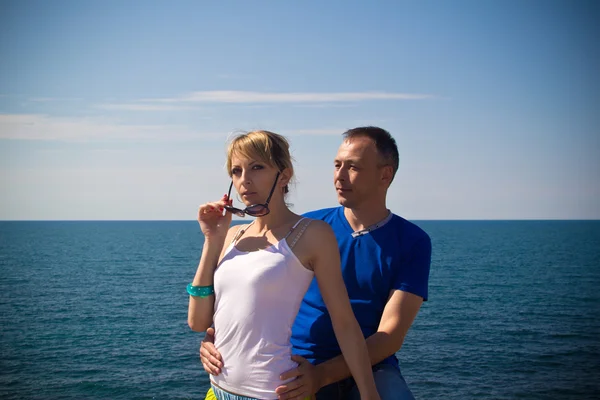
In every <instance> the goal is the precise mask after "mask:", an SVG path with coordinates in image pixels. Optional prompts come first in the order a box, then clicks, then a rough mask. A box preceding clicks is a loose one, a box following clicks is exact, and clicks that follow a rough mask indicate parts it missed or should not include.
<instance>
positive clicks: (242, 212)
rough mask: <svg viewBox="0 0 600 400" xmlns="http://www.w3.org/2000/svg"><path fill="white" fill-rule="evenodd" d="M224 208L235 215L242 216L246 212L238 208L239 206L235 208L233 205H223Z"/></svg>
mask: <svg viewBox="0 0 600 400" xmlns="http://www.w3.org/2000/svg"><path fill="white" fill-rule="evenodd" d="M225 209H226V210H227V211H229V212H230V213H232V214H235V215H237V216H238V217H243V216H245V215H246V214H245V213H244V211H242V210H240V209H239V208H235V207H231V206H225Z"/></svg>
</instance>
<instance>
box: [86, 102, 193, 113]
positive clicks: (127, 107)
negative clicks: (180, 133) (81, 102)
mask: <svg viewBox="0 0 600 400" xmlns="http://www.w3.org/2000/svg"><path fill="white" fill-rule="evenodd" d="M95 108H100V109H103V110H123V111H185V110H199V109H200V107H190V106H182V105H170V104H139V103H137V104H131V103H130V104H126V103H125V104H98V105H97V106H95Z"/></svg>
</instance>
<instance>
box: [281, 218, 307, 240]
mask: <svg viewBox="0 0 600 400" xmlns="http://www.w3.org/2000/svg"><path fill="white" fill-rule="evenodd" d="M305 219H306V217H302V218H300V219H299V220H298V221H296V223H295V224H294V226H292V227H291V228H290V230H289V231H288V233H287V234H286V235H285V237H284V239H287V238H288V236H290V235H291V234H292V232H294V229H296V227H297V226H298V225H300V222H302V221H304V220H305Z"/></svg>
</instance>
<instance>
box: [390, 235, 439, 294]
mask: <svg viewBox="0 0 600 400" xmlns="http://www.w3.org/2000/svg"><path fill="white" fill-rule="evenodd" d="M430 265H431V239H430V238H429V236H425V237H423V238H421V239H419V240H418V241H417V242H415V243H414V244H413V246H412V247H411V249H410V252H409V254H408V256H407V257H406V258H404V261H403V263H402V265H401V266H400V268H399V270H400V273H398V274H397V275H396V280H395V282H394V288H395V289H399V290H402V291H405V292H409V293H412V294H416V295H417V296H421V297H422V298H423V300H425V301H427V296H428V290H427V289H428V285H429V268H430Z"/></svg>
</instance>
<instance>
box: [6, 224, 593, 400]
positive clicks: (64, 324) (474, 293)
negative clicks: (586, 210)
mask: <svg viewBox="0 0 600 400" xmlns="http://www.w3.org/2000/svg"><path fill="white" fill-rule="evenodd" d="M416 223H417V224H418V225H420V226H421V227H422V228H423V229H425V230H426V231H427V232H428V233H429V234H430V236H431V238H432V243H433V259H432V267H431V277H430V299H429V301H428V302H426V303H425V304H424V305H423V307H422V309H421V312H420V313H419V315H418V316H417V319H416V320H415V322H414V324H413V327H412V328H411V330H410V332H409V334H408V336H407V337H406V340H405V344H404V346H403V348H402V349H401V351H400V352H399V353H398V356H399V358H400V363H401V368H402V371H403V374H404V377H405V378H406V380H407V382H408V384H409V385H410V387H411V389H412V391H413V393H414V394H415V396H416V398H417V399H438V398H444V399H480V398H483V399H592V398H600V221H416ZM202 240H203V239H202V235H201V233H200V231H199V228H198V225H197V223H195V222H182V221H176V222H156V221H149V222H119V221H114V222H0V398H1V399H202V398H203V396H204V393H205V391H206V389H207V387H208V377H207V375H206V374H205V373H204V371H203V369H202V366H201V364H200V362H199V358H198V347H199V343H200V341H201V339H202V334H199V333H195V332H192V331H191V330H190V329H189V328H188V326H187V321H186V319H187V302H188V297H187V294H186V291H185V286H186V285H187V283H188V282H189V281H190V280H191V279H192V277H193V275H194V272H195V269H196V266H197V262H198V258H199V254H200V250H201V245H202Z"/></svg>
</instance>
